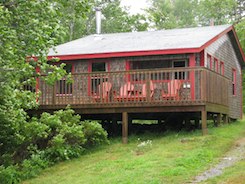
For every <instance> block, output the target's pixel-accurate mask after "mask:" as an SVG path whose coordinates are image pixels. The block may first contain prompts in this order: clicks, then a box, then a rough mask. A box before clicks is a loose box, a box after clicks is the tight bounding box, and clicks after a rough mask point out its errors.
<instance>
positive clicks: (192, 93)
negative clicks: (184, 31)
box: [189, 54, 196, 100]
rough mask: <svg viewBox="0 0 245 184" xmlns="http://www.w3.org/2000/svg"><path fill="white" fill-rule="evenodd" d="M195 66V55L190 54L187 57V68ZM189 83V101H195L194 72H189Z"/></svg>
mask: <svg viewBox="0 0 245 184" xmlns="http://www.w3.org/2000/svg"><path fill="white" fill-rule="evenodd" d="M195 66H196V58H195V54H190V57H189V67H195ZM190 82H191V99H192V100H195V72H193V71H191V72H190Z"/></svg>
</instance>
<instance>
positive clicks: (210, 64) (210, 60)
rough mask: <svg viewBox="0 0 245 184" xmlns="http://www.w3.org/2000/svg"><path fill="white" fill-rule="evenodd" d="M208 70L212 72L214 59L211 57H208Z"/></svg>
mask: <svg viewBox="0 0 245 184" xmlns="http://www.w3.org/2000/svg"><path fill="white" fill-rule="evenodd" d="M207 68H209V69H211V70H212V57H211V55H209V54H208V55H207Z"/></svg>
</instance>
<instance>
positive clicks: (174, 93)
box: [162, 80, 181, 100]
mask: <svg viewBox="0 0 245 184" xmlns="http://www.w3.org/2000/svg"><path fill="white" fill-rule="evenodd" d="M180 86H181V81H180V80H171V81H170V82H168V91H167V93H166V92H165V91H164V90H162V98H163V99H165V100H169V99H172V100H177V99H179V91H180Z"/></svg>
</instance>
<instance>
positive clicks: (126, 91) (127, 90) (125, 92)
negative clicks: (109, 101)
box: [114, 82, 134, 101]
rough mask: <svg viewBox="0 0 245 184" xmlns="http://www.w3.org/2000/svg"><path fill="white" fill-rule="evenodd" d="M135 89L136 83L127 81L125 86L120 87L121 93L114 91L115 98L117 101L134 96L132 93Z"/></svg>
mask: <svg viewBox="0 0 245 184" xmlns="http://www.w3.org/2000/svg"><path fill="white" fill-rule="evenodd" d="M133 91H134V85H133V84H131V83H130V82H127V83H125V84H124V85H123V86H121V87H120V90H119V95H117V94H116V92H114V99H115V100H117V101H123V100H124V101H125V100H129V99H130V97H131V96H132V93H133Z"/></svg>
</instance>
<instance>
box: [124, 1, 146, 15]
mask: <svg viewBox="0 0 245 184" xmlns="http://www.w3.org/2000/svg"><path fill="white" fill-rule="evenodd" d="M121 6H129V7H130V13H131V14H136V13H143V10H141V9H142V8H146V7H147V0H121Z"/></svg>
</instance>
